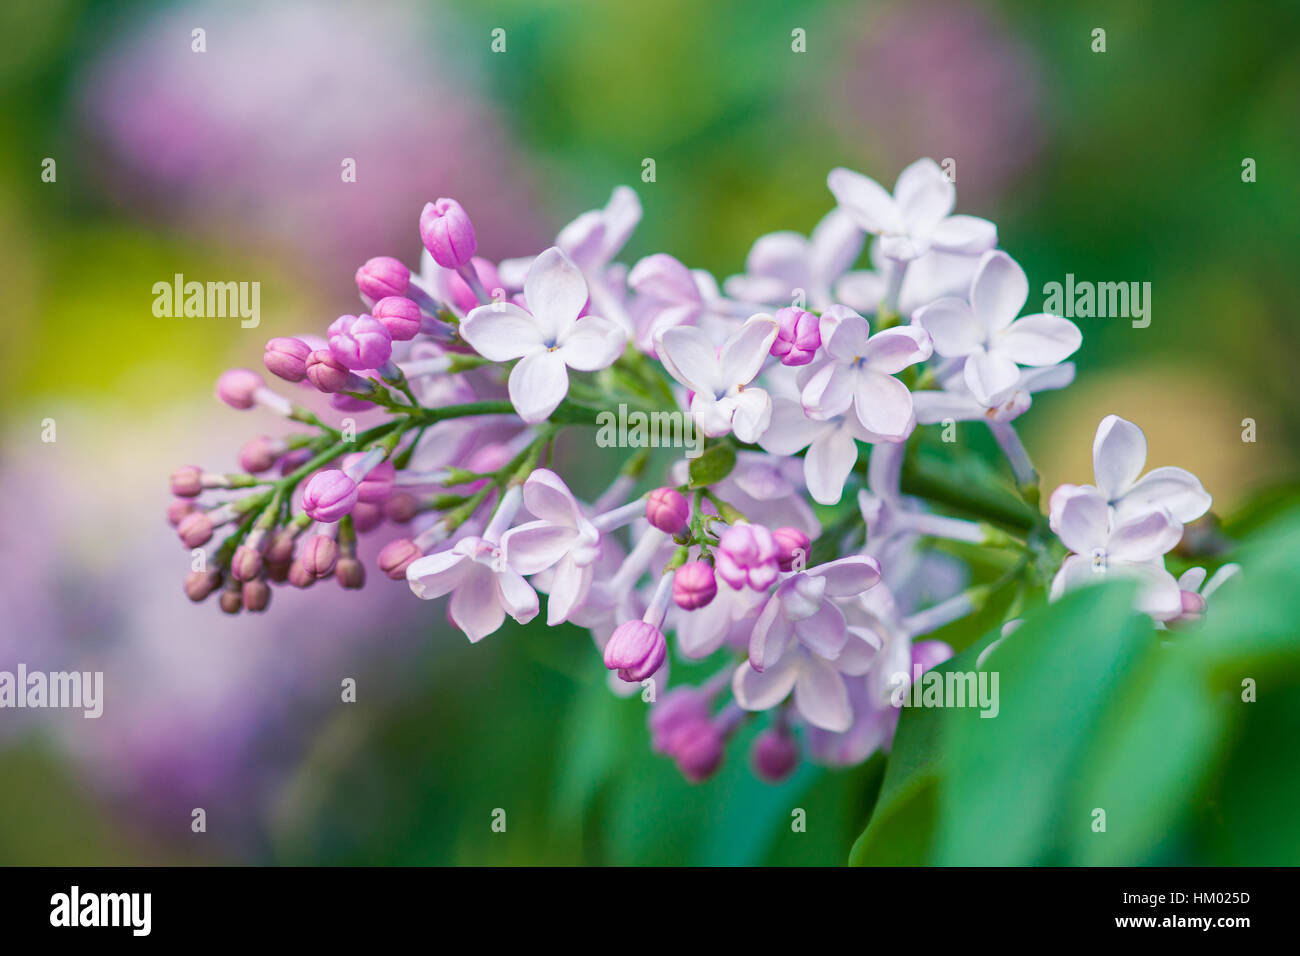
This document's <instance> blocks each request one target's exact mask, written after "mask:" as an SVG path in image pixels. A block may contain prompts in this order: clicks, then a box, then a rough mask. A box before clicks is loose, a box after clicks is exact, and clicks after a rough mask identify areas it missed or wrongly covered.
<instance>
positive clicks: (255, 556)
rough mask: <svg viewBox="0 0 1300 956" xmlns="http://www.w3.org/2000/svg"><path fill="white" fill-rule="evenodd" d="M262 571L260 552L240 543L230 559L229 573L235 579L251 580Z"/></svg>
mask: <svg viewBox="0 0 1300 956" xmlns="http://www.w3.org/2000/svg"><path fill="white" fill-rule="evenodd" d="M261 573H262V552H261V551H259V550H258V549H257V548H255V547H252V546H251V545H247V544H241V545H240V546H239V547H237V548H236V549H235V556H234V557H233V558H231V559H230V574H231V576H232V577H233V578H234V579H235V580H236V581H251V580H253V579H254V578H255V577H257V576H258V575H259V574H261Z"/></svg>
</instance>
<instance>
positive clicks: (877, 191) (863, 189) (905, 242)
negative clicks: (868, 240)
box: [826, 159, 998, 262]
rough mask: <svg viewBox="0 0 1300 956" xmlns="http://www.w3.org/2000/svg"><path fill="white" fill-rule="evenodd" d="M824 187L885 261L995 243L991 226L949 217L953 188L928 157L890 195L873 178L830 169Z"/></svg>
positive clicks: (965, 250) (969, 250)
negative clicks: (877, 242) (877, 239)
mask: <svg viewBox="0 0 1300 956" xmlns="http://www.w3.org/2000/svg"><path fill="white" fill-rule="evenodd" d="M826 184H827V185H828V186H829V187H830V190H831V192H832V193H833V194H834V195H835V199H836V201H837V202H838V203H839V204H840V208H841V209H843V210H844V211H845V212H847V213H848V214H849V216H850V217H851V218H852V220H853V222H854V223H855V224H856V225H857V226H858V227H859V228H860V229H862V230H864V231H866V232H869V233H871V234H872V235H875V236H879V237H880V251H881V253H882V254H883V255H885V256H886V257H888V258H890V259H894V260H897V261H900V262H906V261H909V260H911V259H916V258H918V257H920V256H923V255H925V254H926V253H927V252H929V251H930V250H931V249H932V248H933V249H938V250H940V251H942V252H960V253H964V254H967V255H974V254H978V253H981V252H984V251H986V250H988V249H992V248H993V247H994V246H995V245H997V242H998V232H997V227H996V226H994V225H993V223H991V222H989V221H988V220H987V219H979V218H977V217H975V216H954V215H952V210H953V207H954V206H955V205H956V204H957V187H955V186H954V185H953V184H952V183H951V182H949V181H948V177H946V176H945V175H944V173H943V170H941V169H940V168H939V164H938V163H936V162H935V161H934V160H932V159H918V160H917V161H916V162H914V163H912V165H910V166H908V167H907V168H906V169H904V170H903V172H902V173H901V174H899V177H898V182H897V183H896V184H895V186H894V194H893V195H892V196H891V195H890V194H889V193H888V192H886V190H885V188H884V187H883V186H881V185H880V183H878V182H876V181H875V180H874V179H871V178H870V177H867V176H863V175H862V174H861V173H855V172H853V171H852V170H849V169H844V168H842V167H840V168H836V169H833V170H831V172H830V175H829V176H828V177H827V178H826Z"/></svg>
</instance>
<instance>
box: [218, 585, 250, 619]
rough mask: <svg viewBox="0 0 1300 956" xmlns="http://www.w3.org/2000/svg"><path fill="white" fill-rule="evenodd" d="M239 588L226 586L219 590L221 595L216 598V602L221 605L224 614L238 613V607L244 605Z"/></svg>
mask: <svg viewBox="0 0 1300 956" xmlns="http://www.w3.org/2000/svg"><path fill="white" fill-rule="evenodd" d="M241 590H242V589H239V588H226V589H225V590H224V591H222V592H221V597H220V598H218V599H217V603H218V604H219V605H220V606H221V610H222V611H224V612H225V613H226V614H238V613H239V610H240V608H242V607H243V606H244V599H243V595H242V594H241Z"/></svg>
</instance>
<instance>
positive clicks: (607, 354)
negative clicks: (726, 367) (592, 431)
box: [460, 247, 627, 424]
mask: <svg viewBox="0 0 1300 956" xmlns="http://www.w3.org/2000/svg"><path fill="white" fill-rule="evenodd" d="M524 299H525V303H526V305H527V308H526V309H525V308H522V307H520V306H518V305H515V304H514V303H511V302H494V303H492V304H491V305H481V306H479V307H478V308H477V309H474V310H473V311H472V312H470V314H469V315H467V316H466V317H465V321H464V322H462V323H461V326H460V334H461V336H462V337H464V339H465V341H466V342H468V343H469V344H470V345H471V346H473V348H474V350H475V351H476V352H478V353H479V354H480V355H482V356H483V357H484V358H487V359H490V360H492V361H493V362H508V361H510V360H511V359H518V360H519V362H518V363H517V364H516V365H515V367H514V368H513V369H511V370H510V379H509V389H510V403H511V404H512V405H514V407H515V411H517V412H518V413H519V417H520V418H522V419H523V420H524V421H525V422H528V423H530V424H532V423H535V422H540V421H542V420H544V419H545V418H546V417H547V416H548V415H550V414H551V412H553V411H555V409H556V406H558V405H559V404H560V402H562V401H563V400H564V396H565V395H566V394H567V393H568V390H569V372H568V370H569V369H570V368H572V369H575V370H577V371H580V372H594V371H597V370H599V369H602V368H608V367H609V366H610V365H612V364H613V363H614V361H615V360H616V359H617V358H618V357H619V355H621V354H622V353H623V346H624V345H625V344H626V341H627V338H626V335H625V334H624V332H623V330H622V329H620V328H619V327H618V326H617V325H615V324H614V323H612V322H610V321H608V320H607V319H603V318H600V317H598V316H594V315H586V316H582V317H581V318H579V316H580V315H581V313H582V309H583V306H585V305H586V302H587V283H586V281H585V280H584V279H583V277H582V274H581V273H580V272H579V271H578V269H577V267H576V266H575V265H574V264H573V262H572V261H571V260H570V259H569V257H568V256H566V255H565V254H564V253H563V252H561V251H560V250H559V249H557V248H555V247H552V248H550V249H547V250H546V251H545V252H543V253H542V254H541V255H540V256H538V257H537V258H536V259H535V260H534V261H533V264H532V266H531V267H530V268H529V270H528V278H527V279H526V280H525V281H524Z"/></svg>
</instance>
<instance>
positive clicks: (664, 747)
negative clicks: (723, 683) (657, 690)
mask: <svg viewBox="0 0 1300 956" xmlns="http://www.w3.org/2000/svg"><path fill="white" fill-rule="evenodd" d="M708 719H709V698H708V695H706V694H705V693H704V692H703V691H702V690H700V689H699V688H698V687H692V686H690V685H682V686H680V687H674V688H673V689H672V690H670V691H669V692H668V693H666V694H664V696H663V697H661V698H660V699H659V701H658V703H656V704H655V705H654V706H653V707H651V708H650V717H649V719H648V723H649V725H650V749H652V750H653V751H654V752H655V753H661V754H666V753H668V752H669V750H668V746H669V744H670V743H671V742H672V739H673V737H674V736H675V735H676V733H677V731H678V730H680V729H681V728H682V727H684V726H685V725H687V724H690V723H696V722H699V721H702V720H704V721H707V720H708Z"/></svg>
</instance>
